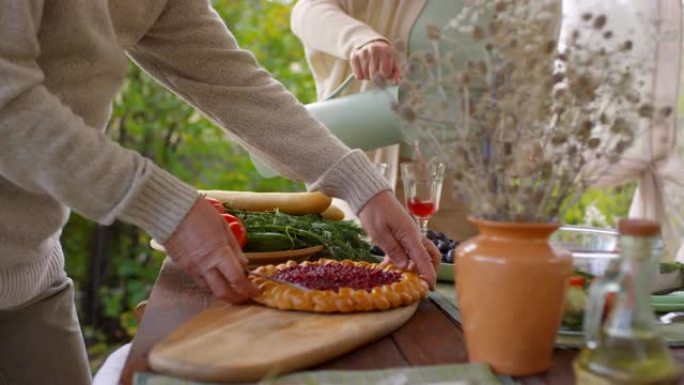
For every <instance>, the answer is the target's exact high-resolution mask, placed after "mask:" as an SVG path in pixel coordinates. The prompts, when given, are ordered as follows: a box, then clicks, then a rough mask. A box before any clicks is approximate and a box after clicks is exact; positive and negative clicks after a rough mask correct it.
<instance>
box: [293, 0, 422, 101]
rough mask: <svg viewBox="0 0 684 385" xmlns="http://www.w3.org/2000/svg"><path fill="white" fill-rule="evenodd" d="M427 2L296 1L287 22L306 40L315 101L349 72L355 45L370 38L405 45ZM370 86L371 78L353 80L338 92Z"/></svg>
mask: <svg viewBox="0 0 684 385" xmlns="http://www.w3.org/2000/svg"><path fill="white" fill-rule="evenodd" d="M425 1H426V0H370V1H369V0H299V1H298V2H297V4H295V6H294V8H293V9H292V16H291V20H290V26H291V28H292V32H294V34H295V35H297V37H299V39H300V40H301V41H302V42H305V44H304V50H305V53H306V60H307V61H308V63H309V68H311V72H312V73H313V76H314V80H315V81H316V94H317V96H318V99H319V100H320V99H323V98H325V97H326V96H328V95H330V94H331V93H332V92H333V90H335V89H336V88H337V87H338V86H339V85H340V84H342V82H343V81H344V80H345V79H346V78H347V77H348V76H349V75H351V73H352V71H351V66H350V65H349V57H350V55H351V53H352V51H353V50H354V49H356V48H358V47H361V46H363V45H365V44H367V43H369V42H371V41H374V40H385V41H389V42H392V43H395V42H402V43H403V44H404V46H405V47H406V46H407V45H408V42H409V34H410V32H411V29H412V27H413V24H414V22H415V21H416V18H418V15H419V14H420V11H421V10H422V9H423V6H424V5H425ZM371 26H373V27H371ZM405 53H406V52H404V54H405ZM372 87H373V84H372V82H370V81H367V80H363V81H359V80H354V81H353V82H352V83H351V84H350V85H349V86H348V87H347V88H346V89H345V90H344V91H343V92H342V95H347V94H355V93H357V92H359V91H365V90H367V89H370V88H372Z"/></svg>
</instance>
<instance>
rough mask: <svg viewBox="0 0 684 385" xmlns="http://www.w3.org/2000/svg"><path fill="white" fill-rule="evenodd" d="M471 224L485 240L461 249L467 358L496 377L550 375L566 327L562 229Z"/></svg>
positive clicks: (566, 256)
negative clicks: (558, 237) (558, 238)
mask: <svg viewBox="0 0 684 385" xmlns="http://www.w3.org/2000/svg"><path fill="white" fill-rule="evenodd" d="M470 220H471V221H472V222H473V223H474V224H475V225H476V226H477V227H478V229H479V230H480V234H479V235H478V236H476V237H474V238H472V239H470V240H468V241H466V242H464V243H462V244H461V245H460V246H459V247H458V249H457V250H456V261H455V264H454V268H455V269H456V272H455V273H456V292H457V297H458V303H459V308H460V310H461V316H462V325H463V332H464V334H465V338H466V346H467V350H468V358H469V360H470V361H471V362H486V363H488V364H489V365H490V366H491V367H492V368H493V369H494V370H495V371H496V372H498V373H502V374H508V375H514V376H518V375H528V374H533V373H539V372H542V371H544V370H546V369H548V367H549V365H550V363H551V354H552V351H553V344H554V340H555V337H556V333H557V331H558V327H559V326H560V323H561V317H562V312H563V306H564V303H565V290H566V284H567V278H568V277H570V275H571V274H572V257H571V256H570V253H569V252H567V251H565V250H561V249H556V248H553V247H552V246H551V245H550V244H549V236H550V235H551V234H552V233H553V232H554V231H555V230H556V229H558V227H559V225H558V224H548V223H523V222H491V221H483V220H478V219H474V218H470Z"/></svg>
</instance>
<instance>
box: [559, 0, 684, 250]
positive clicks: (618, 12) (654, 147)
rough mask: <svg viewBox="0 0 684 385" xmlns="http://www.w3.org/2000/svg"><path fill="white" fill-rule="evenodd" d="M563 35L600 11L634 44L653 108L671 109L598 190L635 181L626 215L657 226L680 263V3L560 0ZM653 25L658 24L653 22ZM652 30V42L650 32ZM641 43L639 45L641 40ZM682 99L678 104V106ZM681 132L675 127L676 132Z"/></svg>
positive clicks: (683, 179) (683, 193)
mask: <svg viewBox="0 0 684 385" xmlns="http://www.w3.org/2000/svg"><path fill="white" fill-rule="evenodd" d="M563 8H564V16H565V18H564V28H563V30H564V31H565V33H567V31H568V30H569V29H570V28H572V27H573V26H574V25H577V23H579V22H580V21H579V20H580V19H581V15H583V14H584V13H587V12H589V13H593V14H597V13H598V12H603V13H605V14H606V15H607V16H608V19H609V20H613V21H614V23H613V24H612V25H611V28H612V29H613V32H614V33H615V38H617V39H619V38H621V35H622V34H626V35H629V38H630V39H632V40H634V47H635V48H636V51H637V52H636V53H635V55H640V56H639V57H640V60H643V61H644V62H645V63H646V64H647V65H648V66H649V67H650V68H652V71H649V73H648V74H649V75H648V76H647V78H646V79H644V80H645V82H644V87H645V88H646V90H647V91H650V92H649V93H651V94H652V96H653V98H654V104H655V105H656V106H672V108H673V110H674V113H672V114H671V115H670V116H669V118H667V119H653V120H652V121H650V122H649V123H648V124H646V125H645V126H644V127H642V129H643V131H641V132H642V134H641V135H640V139H639V141H638V142H637V144H636V145H635V146H634V148H633V149H631V150H630V151H629V152H628V153H627V154H626V155H625V156H624V159H623V160H622V161H621V162H619V163H618V164H617V165H616V166H615V167H613V168H612V169H611V170H610V172H609V173H608V174H607V175H606V176H605V177H604V178H602V179H601V180H600V181H599V183H598V184H597V187H603V186H614V185H618V184H623V183H627V182H630V181H634V180H636V181H638V187H637V191H636V193H635V195H634V198H633V201H632V205H631V207H630V212H629V216H630V217H635V218H637V217H638V218H647V219H654V220H657V221H658V222H660V223H661V225H662V228H663V239H664V241H665V246H666V248H667V252H666V254H665V258H666V259H670V260H671V259H677V260H679V261H682V262H684V163H683V162H682V159H684V146H683V145H682V144H681V143H678V134H681V133H682V127H684V124H678V122H681V121H682V118H684V107H683V108H680V107H679V106H680V104H682V105H684V98H682V95H681V94H682V93H684V92H681V91H680V89H679V85H680V78H682V77H683V76H684V73H682V71H681V66H680V63H681V58H682V52H683V49H682V17H683V15H682V0H593V1H592V0H564V1H563ZM655 21H657V23H655ZM651 26H655V28H656V29H657V34H656V36H657V39H656V41H655V42H654V41H653V40H652V38H651V36H653V34H651V33H649V32H651V31H649V28H650V27H651ZM640 39H641V40H640ZM680 99H681V101H680ZM678 127H679V128H678Z"/></svg>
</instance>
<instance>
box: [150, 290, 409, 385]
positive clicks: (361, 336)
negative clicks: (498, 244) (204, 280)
mask: <svg viewBox="0 0 684 385" xmlns="http://www.w3.org/2000/svg"><path fill="white" fill-rule="evenodd" d="M417 307H418V303H415V304H413V305H410V306H405V307H401V308H397V309H393V310H388V311H380V312H368V313H355V314H316V313H306V312H296V311H283V310H277V309H271V308H267V307H263V306H260V305H241V306H231V305H229V304H226V303H222V302H221V303H219V302H216V303H215V304H213V305H212V306H211V307H209V308H208V309H207V310H205V311H203V312H202V313H200V314H198V315H197V316H196V317H195V318H193V319H191V320H190V321H188V322H187V323H186V324H184V325H182V326H181V327H180V328H178V329H176V330H175V331H174V332H173V333H171V334H170V335H169V336H167V337H166V338H165V339H164V340H162V341H161V342H160V343H158V344H157V345H156V346H155V347H154V348H153V349H152V351H151V352H150V354H149V358H148V360H149V364H150V367H152V369H153V370H155V371H157V372H160V373H166V374H170V375H173V376H178V377H184V378H188V379H192V380H198V381H216V382H240V381H245V382H247V381H258V380H260V379H262V378H268V377H273V376H276V375H280V374H284V373H288V372H291V371H294V370H298V369H303V368H307V367H310V366H313V365H316V364H319V363H322V362H324V361H327V360H329V359H331V358H334V357H337V356H339V355H342V354H344V353H348V352H350V351H352V350H354V349H356V348H358V347H360V346H362V345H364V344H367V343H369V342H372V341H374V340H377V339H379V338H381V337H383V336H385V335H387V334H389V333H391V332H392V331H394V330H396V329H397V328H399V326H401V325H402V324H404V323H405V322H406V321H408V319H409V318H411V316H412V315H413V314H414V313H415V311H416V309H417Z"/></svg>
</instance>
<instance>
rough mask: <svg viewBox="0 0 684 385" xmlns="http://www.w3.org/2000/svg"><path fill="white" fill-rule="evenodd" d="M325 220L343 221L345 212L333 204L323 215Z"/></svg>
mask: <svg viewBox="0 0 684 385" xmlns="http://www.w3.org/2000/svg"><path fill="white" fill-rule="evenodd" d="M321 217H323V219H327V220H329V221H341V220H343V219H344V211H342V209H341V208H339V207H337V206H335V205H333V204H331V205H330V206H329V207H328V208H327V209H325V211H323V212H322V213H321Z"/></svg>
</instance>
